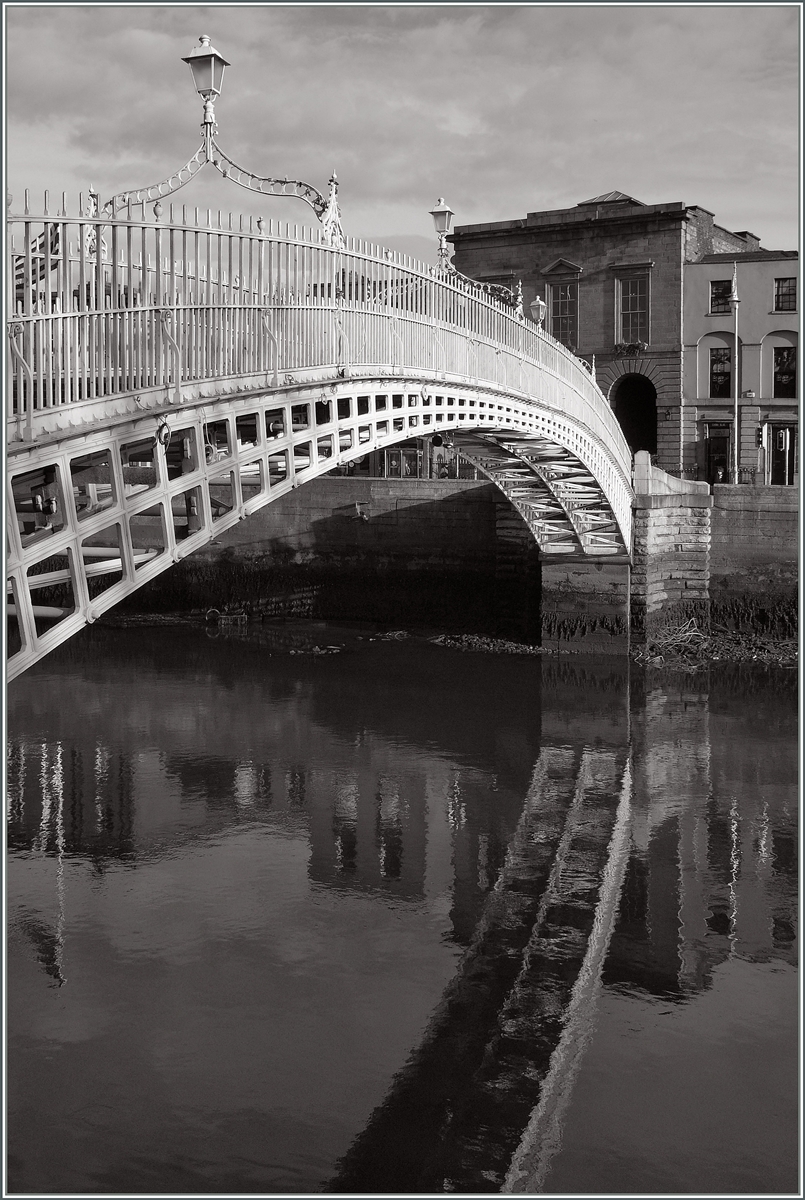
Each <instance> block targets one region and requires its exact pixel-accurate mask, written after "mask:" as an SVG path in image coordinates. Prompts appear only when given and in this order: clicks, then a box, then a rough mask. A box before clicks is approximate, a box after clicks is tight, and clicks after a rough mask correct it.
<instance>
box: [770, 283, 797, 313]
mask: <svg viewBox="0 0 805 1200" xmlns="http://www.w3.org/2000/svg"><path fill="white" fill-rule="evenodd" d="M774 311H775V312H796V311H797V281H796V278H794V279H775V281H774Z"/></svg>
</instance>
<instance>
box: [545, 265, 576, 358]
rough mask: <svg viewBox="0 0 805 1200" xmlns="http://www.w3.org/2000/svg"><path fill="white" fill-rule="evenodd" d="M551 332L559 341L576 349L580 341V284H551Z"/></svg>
mask: <svg viewBox="0 0 805 1200" xmlns="http://www.w3.org/2000/svg"><path fill="white" fill-rule="evenodd" d="M551 333H552V334H553V336H554V337H555V338H556V340H557V342H562V344H563V345H565V346H567V347H569V348H570V349H571V350H575V349H576V346H577V345H578V342H579V285H578V284H577V283H575V282H573V283H554V284H551Z"/></svg>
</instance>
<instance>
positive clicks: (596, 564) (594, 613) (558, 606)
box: [540, 557, 630, 654]
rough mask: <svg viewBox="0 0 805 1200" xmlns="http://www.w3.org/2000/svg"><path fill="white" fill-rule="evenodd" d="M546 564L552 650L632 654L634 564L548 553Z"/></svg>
mask: <svg viewBox="0 0 805 1200" xmlns="http://www.w3.org/2000/svg"><path fill="white" fill-rule="evenodd" d="M540 566H541V574H542V588H541V592H542V596H541V601H542V613H541V626H542V645H543V646H544V647H545V648H546V649H547V650H568V651H573V652H575V653H578V652H585V653H590V654H601V653H604V654H626V653H628V650H629V603H630V568H629V564H628V563H626V562H624V561H623V560H620V561H618V562H612V561H611V560H610V561H607V560H606V559H603V560H602V559H595V558H572V559H570V558H568V557H563V558H546V557H543V558H542V560H541V563H540Z"/></svg>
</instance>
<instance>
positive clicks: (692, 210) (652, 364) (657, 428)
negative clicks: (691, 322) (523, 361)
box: [450, 192, 760, 475]
mask: <svg viewBox="0 0 805 1200" xmlns="http://www.w3.org/2000/svg"><path fill="white" fill-rule="evenodd" d="M450 240H451V241H452V243H453V245H454V247H455V255H454V258H453V264H454V266H455V267H456V269H457V270H459V271H460V272H462V274H464V275H468V276H470V277H471V278H473V279H477V280H479V281H482V282H486V283H495V284H503V285H505V286H508V287H513V286H515V285H516V283H517V281H518V280H520V281H522V286H523V295H524V300H525V304H526V309H528V305H529V303H530V302H531V301H532V300H533V299H534V298H535V297H539V298H540V299H541V300H543V301H544V302H545V304H546V305H547V309H546V326H547V328H548V330H549V332H550V333H552V334H553V335H554V337H556V338H557V339H558V340H559V341H561V342H563V343H564V344H565V345H566V346H569V347H570V348H572V349H573V350H574V351H575V353H577V354H578V355H579V356H580V357H582V358H584V359H586V360H587V361H588V363H589V364H590V366H591V367H592V368H593V369H594V371H595V375H596V379H597V382H598V384H599V386H600V388H601V390H602V391H603V392H604V394H605V395H606V396H607V397H608V398H609V400H610V403H611V404H612V407H613V409H614V411H615V413H616V415H617V417H618V420H619V421H620V423H621V426H622V428H623V430H624V433H625V434H626V438H627V440H628V442H629V444H630V445H631V447H632V450H633V451H636V450H648V451H649V452H650V453H651V454H652V455H656V456H657V457H656V461H657V463H658V465H659V466H660V467H662V468H663V469H664V470H666V471H669V472H672V473H675V474H682V473H685V474H690V475H695V473H696V461H697V460H696V449H695V444H694V443H695V438H696V422H695V420H694V422H693V424H691V418H690V416H689V415H688V414H685V416H684V419H683V411H682V410H683V406H684V401H685V395H684V390H683V345H684V340H685V339H684V338H683V327H682V312H683V298H684V296H685V268H686V264H689V263H699V262H700V261H702V260H703V259H704V258H705V257H707V256H712V255H722V256H723V255H727V256H729V258H730V261H731V260H732V258H734V257H736V256H737V257H739V258H740V257H741V256H746V255H747V254H749V255H751V254H752V253H754V252H757V251H758V250H759V248H760V242H759V239H758V238H757V237H756V236H755V235H754V234H752V233H749V232H748V231H747V230H742V231H740V232H736V233H732V232H730V231H729V230H727V229H723V228H722V227H721V226H720V225H717V224H716V223H715V221H714V219H713V214H712V213H711V212H708V211H707V209H704V208H700V207H699V206H697V205H687V204H683V203H681V202H679V201H676V202H673V203H668V204H643V203H642V202H641V201H639V200H636V199H634V197H632V196H626V195H624V194H623V193H622V192H607V193H606V194H605V195H602V196H596V197H594V198H593V199H592V200H585V201H582V202H581V203H580V204H577V205H576V206H575V207H574V208H563V209H555V210H550V211H547V212H533V213H528V214H527V215H526V216H525V217H524V218H521V219H518V220H514V221H498V222H494V223H491V224H483V225H464V226H460V227H458V228H457V229H456V230H455V232H454V233H453V234H452V236H451V238H450ZM593 360H594V362H593Z"/></svg>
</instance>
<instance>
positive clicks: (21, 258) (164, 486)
mask: <svg viewBox="0 0 805 1200" xmlns="http://www.w3.org/2000/svg"><path fill="white" fill-rule="evenodd" d="M28 207H29V206H28V204H27V202H26V212H25V213H23V214H22V215H19V216H16V215H13V214H11V215H10V216H9V230H10V234H11V246H10V253H9V255H8V263H9V268H10V270H9V279H8V286H9V300H10V303H9V312H12V313H13V316H12V317H11V319H10V321H9V328H8V334H9V346H8V355H7V396H8V397H9V400H8V416H7V422H8V424H7V433H8V452H9V471H8V482H7V505H8V514H9V520H8V543H9V560H8V571H7V591H8V599H9V612H10V614H11V615H12V616H16V619H17V629H18V636H17V637H16V638H15V639H14V641H13V642H12V641H10V644H9V654H10V657H9V677H10V678H13V677H14V676H15V675H17V674H19V673H20V672H21V671H23V670H25V669H26V668H27V667H28V666H29V665H31V664H32V663H33V662H36V661H37V660H38V659H39V658H41V657H42V656H43V655H44V654H46V653H47V652H48V651H49V650H51V649H53V648H54V647H55V646H57V645H59V644H60V643H61V642H63V641H65V640H66V639H67V638H69V637H70V636H71V635H72V634H73V633H75V632H76V631H77V630H78V629H80V628H81V627H82V626H83V625H84V624H86V623H87V622H91V621H93V620H95V619H96V618H97V617H98V616H99V615H100V614H101V613H102V612H104V611H106V610H107V609H109V608H111V607H112V606H113V605H115V604H116V603H118V602H119V601H120V600H121V599H122V598H123V597H124V596H126V595H128V594H129V593H130V592H132V591H134V590H136V589H137V588H138V587H140V586H142V584H144V583H146V582H147V581H148V580H150V579H152V578H153V577H154V576H155V575H157V574H159V573H160V572H162V571H164V570H166V569H167V568H168V567H170V566H171V564H172V563H173V562H175V561H177V560H178V559H179V558H183V557H185V556H186V555H189V554H192V553H193V552H194V551H195V550H197V549H199V548H200V547H201V546H203V545H205V544H206V543H207V542H209V541H211V540H212V539H213V538H214V537H216V536H217V535H218V534H219V533H220V532H221V531H223V530H225V529H227V528H229V527H230V526H231V525H233V524H235V523H236V522H238V521H239V520H242V519H243V518H247V517H248V516H250V515H251V514H252V513H254V512H256V511H257V510H258V509H260V508H262V507H264V506H265V505H267V504H269V503H271V502H272V501H273V500H274V499H275V498H277V497H278V496H281V495H282V494H284V493H285V492H287V491H288V490H290V489H292V488H295V487H298V486H300V485H302V484H304V483H306V482H307V481H309V480H311V479H314V478H316V477H317V476H319V475H322V474H325V473H326V472H328V471H330V470H332V469H333V468H334V467H336V466H339V465H342V464H344V463H346V462H349V461H350V460H352V459H354V458H358V457H360V456H362V455H364V454H366V453H367V452H368V451H370V450H375V449H380V448H382V447H384V446H389V445H393V444H394V443H396V442H399V441H403V440H406V439H409V438H413V437H429V436H431V435H439V436H441V437H442V439H443V440H445V441H450V442H452V444H453V445H454V446H455V448H456V449H457V450H458V451H459V453H461V454H462V455H463V456H464V457H465V458H466V459H467V460H468V461H469V462H471V463H472V464H473V465H474V466H475V467H476V468H477V469H478V470H479V471H480V473H481V474H482V475H484V476H485V477H487V478H488V479H490V480H491V481H492V482H494V483H495V484H496V485H497V486H498V487H499V488H500V489H501V490H502V491H503V492H504V493H505V494H506V496H507V497H508V498H509V499H510V501H511V503H512V504H513V505H514V507H515V508H516V509H517V511H518V512H519V513H520V515H521V516H522V517H523V519H524V521H525V522H526V524H527V525H528V527H529V529H530V530H531V532H532V534H533V536H534V538H535V539H536V541H537V543H538V545H539V547H540V551H541V553H542V554H543V555H546V556H552V555H596V556H598V555H609V556H613V557H627V556H628V554H629V551H630V545H631V501H632V489H631V482H630V480H631V454H630V451H629V449H628V447H627V445H626V442H625V440H624V438H623V435H622V433H621V431H620V428H619V426H618V425H617V422H616V420H615V418H614V415H613V413H612V412H611V410H610V408H609V405H608V404H607V402H606V400H605V398H604V397H603V395H602V394H601V392H600V390H599V389H598V388H597V386H596V384H595V381H594V379H593V378H592V376H591V374H590V372H589V371H588V369H587V368H586V364H583V363H582V362H581V361H580V360H579V359H577V358H576V357H575V356H574V355H572V354H571V353H570V352H569V351H568V350H566V349H565V348H564V347H563V346H561V345H560V344H559V343H557V342H555V341H554V340H553V339H552V338H550V337H549V336H548V335H547V334H545V333H544V331H543V330H542V329H541V328H539V327H538V326H537V325H535V324H534V323H533V322H531V321H529V320H526V319H524V318H523V316H522V312H521V310H518V308H517V307H516V306H515V305H514V304H511V303H508V302H507V301H506V300H505V299H504V298H501V297H500V296H498V295H495V294H494V293H493V291H491V290H489V289H484V288H482V287H481V286H480V285H476V284H473V283H472V282H471V281H469V280H465V279H463V278H462V277H461V276H459V275H456V274H455V273H454V272H452V271H445V270H434V269H430V268H427V267H424V266H422V265H421V264H418V263H415V262H413V261H412V260H410V259H408V258H407V257H405V256H401V255H398V254H393V253H392V252H390V251H382V250H380V249H379V248H377V247H374V246H369V245H367V244H365V243H359V242H355V241H351V242H349V243H348V245H347V248H346V249H343V250H341V249H336V248H334V247H331V246H328V245H326V244H324V242H323V241H322V239H321V236H320V234H319V233H318V232H317V231H314V232H310V231H307V230H304V229H299V228H297V227H292V228H291V227H287V226H286V227H284V228H283V229H282V230H280V229H277V230H275V229H274V228H273V226H269V227H268V229H267V230H264V229H263V228H262V222H261V221H258V222H257V223H256V225H255V223H254V222H250V223H249V227H248V228H245V227H244V222H243V220H241V221H240V224H239V228H237V229H235V228H234V222H233V220H232V218H231V217H230V218H229V220H228V223H227V222H225V221H222V220H221V217H220V214H219V218H218V222H217V223H213V220H212V217H211V214H209V213H208V214H207V219H206V223H204V222H203V221H200V220H199V214H198V210H196V213H195V216H194V219H192V220H189V219H188V214H187V212H186V211H183V212H182V214H181V219H179V220H177V219H176V214H174V212H173V211H172V210H171V212H170V219H169V221H168V222H162V221H160V219H159V215H157V217H156V220H154V219H151V218H150V214H146V211H145V208H144V206H143V207H142V209H141V212H140V214H139V216H135V214H134V212H133V210H132V208H131V207H129V210H128V212H127V214H126V215H125V217H123V218H118V219H115V220H114V221H111V222H110V220H109V218H108V216H107V217H105V218H104V217H101V216H99V215H97V205H96V204H95V205H93V204H90V206H89V208H90V211H89V212H87V211H86V206H84V205H83V203H82V211H83V212H84V215H82V217H80V218H79V219H76V218H68V217H67V216H66V214H65V212H64V211H62V212H60V213H59V214H58V215H57V216H50V215H49V214H48V211H47V204H46V205H45V207H44V210H43V212H42V213H40V214H39V215H37V216H34V215H33V214H31V212H30V211H27V210H28ZM155 208H157V209H159V208H160V206H159V205H157V206H155ZM62 209H64V205H63V206H62ZM93 209H94V211H92V210H93ZM12 297H13V298H12Z"/></svg>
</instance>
